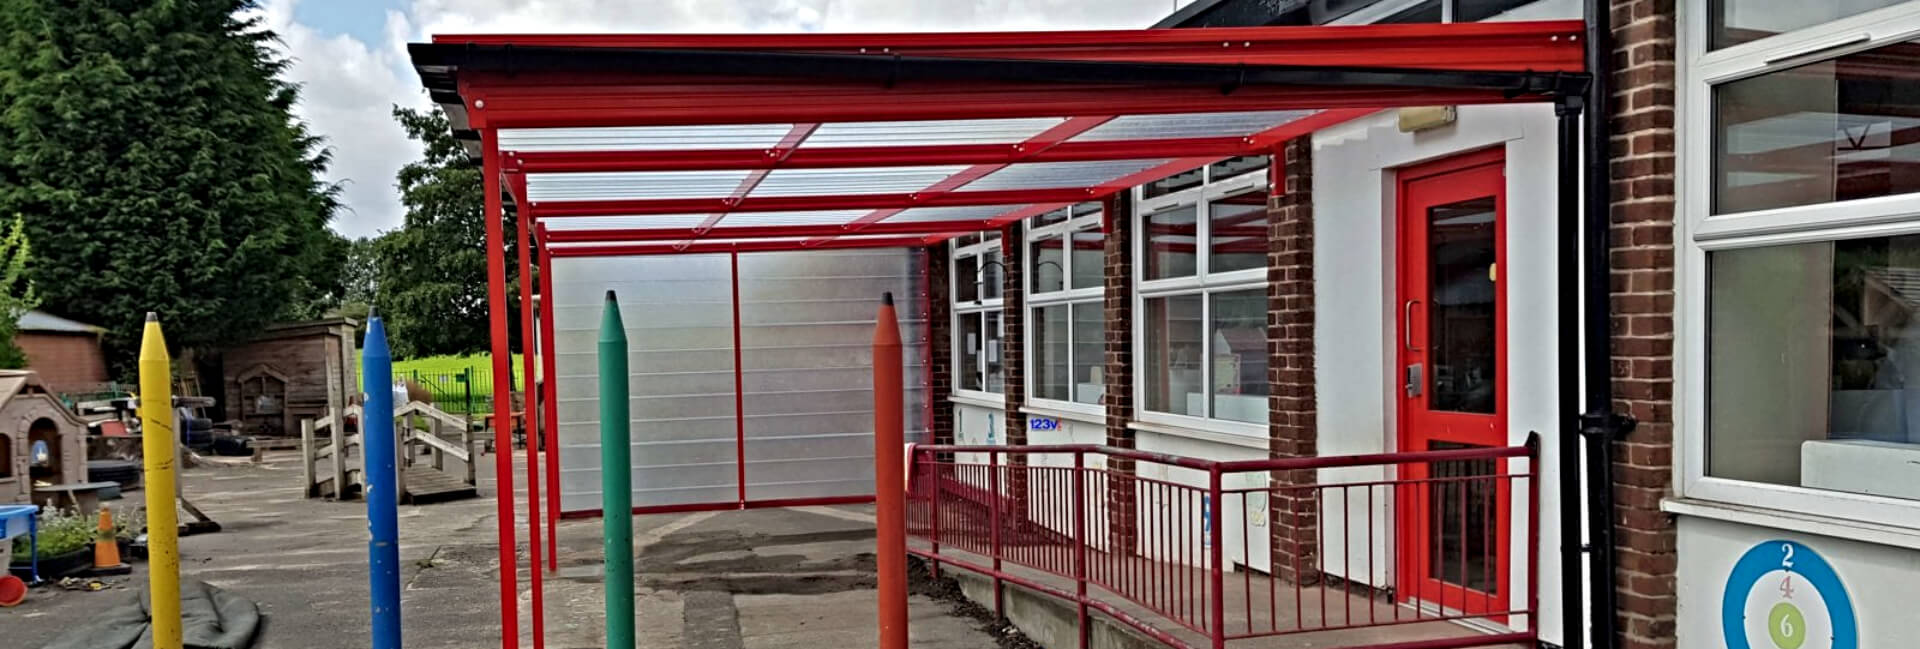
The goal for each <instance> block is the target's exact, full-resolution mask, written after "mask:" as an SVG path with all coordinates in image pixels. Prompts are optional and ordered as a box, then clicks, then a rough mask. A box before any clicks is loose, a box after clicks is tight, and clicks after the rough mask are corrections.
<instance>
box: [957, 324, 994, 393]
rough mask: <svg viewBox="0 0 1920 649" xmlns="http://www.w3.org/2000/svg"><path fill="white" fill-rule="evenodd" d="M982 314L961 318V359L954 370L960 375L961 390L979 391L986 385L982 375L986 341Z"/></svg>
mask: <svg viewBox="0 0 1920 649" xmlns="http://www.w3.org/2000/svg"><path fill="white" fill-rule="evenodd" d="M980 318H981V314H978V313H968V314H963V315H961V316H960V327H959V332H960V341H959V342H960V344H959V347H960V358H959V359H958V360H957V361H955V365H958V367H955V368H953V371H954V373H955V374H959V375H960V389H962V390H979V389H981V388H982V386H983V385H985V383H984V381H982V379H981V374H980V346H981V345H983V344H985V343H986V340H985V339H984V338H982V337H981V335H980Z"/></svg>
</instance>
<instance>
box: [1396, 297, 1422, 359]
mask: <svg viewBox="0 0 1920 649" xmlns="http://www.w3.org/2000/svg"><path fill="white" fill-rule="evenodd" d="M1419 303H1420V301H1419V300H1407V303H1406V304H1405V305H1402V306H1401V307H1400V345H1401V346H1402V347H1405V348H1406V349H1407V351H1410V352H1417V351H1420V349H1419V348H1417V347H1414V346H1413V305H1415V304H1419Z"/></svg>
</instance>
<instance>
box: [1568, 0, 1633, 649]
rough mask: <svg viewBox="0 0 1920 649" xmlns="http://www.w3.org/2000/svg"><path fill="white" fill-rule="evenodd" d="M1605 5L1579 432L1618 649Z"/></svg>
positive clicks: (1596, 23)
mask: <svg viewBox="0 0 1920 649" xmlns="http://www.w3.org/2000/svg"><path fill="white" fill-rule="evenodd" d="M1611 5H1612V3H1611V2H1610V1H1609V0H1588V2H1587V3H1586V11H1587V16H1586V19H1587V20H1586V23H1587V24H1586V27H1587V72H1588V74H1590V75H1592V81H1591V83H1590V84H1589V85H1588V86H1587V102H1586V103H1587V119H1586V164H1587V169H1586V171H1587V173H1586V197H1585V198H1586V219H1585V221H1586V223H1585V228H1584V230H1585V232H1584V233H1583V235H1584V236H1582V237H1581V244H1582V247H1583V248H1585V252H1586V254H1585V255H1584V262H1585V263H1583V264H1582V265H1581V268H1582V271H1583V277H1582V283H1583V284H1584V286H1583V288H1584V289H1585V290H1584V291H1582V293H1581V294H1582V297H1583V303H1584V306H1585V313H1584V314H1583V316H1584V326H1583V327H1582V329H1583V330H1584V331H1585V349H1584V350H1583V353H1582V354H1581V356H1582V358H1581V360H1582V365H1583V366H1584V370H1585V371H1584V377H1585V378H1584V381H1583V383H1585V384H1586V390H1585V392H1586V404H1587V409H1586V412H1585V414H1583V415H1581V417H1580V434H1581V435H1582V436H1583V437H1585V438H1586V447H1587V453H1586V455H1587V484H1588V485H1589V487H1588V489H1587V525H1588V528H1589V530H1590V539H1591V540H1590V541H1589V546H1588V550H1587V551H1588V553H1589V554H1588V556H1587V558H1588V561H1589V564H1590V565H1591V567H1592V568H1591V572H1592V575H1593V579H1592V582H1593V583H1592V584H1591V587H1592V589H1593V598H1592V599H1593V644H1592V646H1593V647H1594V649H1614V648H1615V647H1618V646H1620V634H1619V631H1618V629H1617V624H1616V621H1617V620H1618V619H1619V616H1618V611H1619V607H1618V604H1617V597H1616V593H1617V592H1618V590H1617V588H1616V587H1615V580H1616V573H1615V571H1614V546H1613V525H1614V518H1613V442H1614V440H1615V439H1618V438H1620V437H1622V436H1624V435H1625V434H1626V433H1627V432H1628V431H1631V430H1633V421H1632V420H1631V419H1628V418H1626V417H1622V416H1620V415H1619V414H1617V413H1615V412H1614V411H1613V355H1612V345H1613V336H1612V332H1613V330H1612V321H1613V318H1612V315H1613V310H1612V295H1611V292H1612V276H1613V265H1612V263H1611V261H1610V259H1609V255H1610V254H1611V253H1612V250H1613V247H1612V245H1611V242H1610V241H1609V234H1610V230H1611V228H1612V224H1613V218H1612V212H1613V200H1612V198H1613V192H1612V189H1613V178H1612V174H1611V169H1610V168H1609V167H1608V165H1610V164H1611V158H1610V153H1611V146H1610V141H1609V140H1610V138H1611V133H1610V132H1609V131H1610V129H1609V123H1608V122H1609V120H1610V119H1611V118H1612V116H1613V112H1612V111H1611V110H1609V103H1608V99H1609V98H1610V97H1611V96H1612V94H1613V85H1612V83H1611V79H1612V74H1613V70H1612V67H1613V38H1612V36H1613V33H1612V27H1611V23H1612V16H1611V14H1610V13H1609V12H1610V10H1611Z"/></svg>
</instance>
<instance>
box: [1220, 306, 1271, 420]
mask: <svg viewBox="0 0 1920 649" xmlns="http://www.w3.org/2000/svg"><path fill="white" fill-rule="evenodd" d="M1211 341H1212V343H1213V351H1212V354H1211V355H1212V357H1213V389H1212V390H1211V391H1210V392H1211V393H1212V395H1213V417H1214V418H1215V419H1231V420H1233V421H1245V422H1251V423H1256V424H1261V423H1266V421H1267V292H1266V291H1264V290H1261V289H1254V290H1250V291H1233V292H1230V293H1218V294H1215V295H1214V296H1213V335H1212V336H1211Z"/></svg>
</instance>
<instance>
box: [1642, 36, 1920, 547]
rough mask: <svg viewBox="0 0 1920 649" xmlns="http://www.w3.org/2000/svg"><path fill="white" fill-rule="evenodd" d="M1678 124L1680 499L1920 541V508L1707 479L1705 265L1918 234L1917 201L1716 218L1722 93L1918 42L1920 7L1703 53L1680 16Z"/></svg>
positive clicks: (1902, 198)
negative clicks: (1719, 254) (1875, 529)
mask: <svg viewBox="0 0 1920 649" xmlns="http://www.w3.org/2000/svg"><path fill="white" fill-rule="evenodd" d="M1678 12H1679V16H1678V18H1677V19H1676V24H1677V25H1679V26H1680V27H1679V33H1678V34H1677V38H1678V42H1679V48H1678V52H1679V57H1680V61H1679V65H1678V66H1676V77H1677V85H1678V86H1679V92H1677V93H1676V103H1677V104H1678V107H1677V113H1676V118H1677V120H1678V122H1677V127H1678V129H1677V131H1678V132H1677V134H1676V140H1677V141H1676V142H1675V144H1676V146H1677V147H1678V151H1677V155H1678V161H1677V162H1678V166H1677V169H1678V171H1679V173H1677V174H1676V190H1677V191H1678V197H1679V202H1678V204H1677V205H1676V206H1675V209H1676V211H1677V214H1676V217H1677V218H1676V219H1675V228H1676V233H1675V240H1676V242H1677V248H1678V250H1677V254H1676V267H1675V275H1676V276H1675V290H1676V291H1677V292H1678V293H1679V295H1678V296H1677V297H1678V298H1679V299H1678V300H1677V304H1678V305H1679V312H1678V313H1676V314H1675V317H1676V318H1677V319H1678V322H1677V323H1676V324H1677V326H1676V329H1675V330H1676V331H1677V332H1678V335H1677V336H1676V339H1675V341H1674V343H1675V344H1674V353H1675V355H1676V356H1677V358H1678V365H1679V375H1678V376H1677V377H1676V379H1677V381H1678V385H1676V386H1675V387H1676V395H1677V398H1678V399H1679V405H1680V409H1679V413H1678V415H1679V417H1678V421H1677V422H1676V424H1677V426H1676V429H1675V430H1674V444H1675V445H1676V446H1677V447H1678V448H1676V449H1675V450H1676V453H1675V455H1676V465H1675V469H1674V471H1675V476H1674V478H1675V479H1674V484H1675V495H1676V496H1677V497H1679V498H1680V499H1682V500H1683V501H1686V500H1693V501H1714V502H1717V503H1724V504H1730V505H1736V506H1741V507H1751V508H1760V509H1764V510H1772V511H1777V512H1782V513H1785V514H1787V515H1788V516H1791V517H1795V518H1799V519H1807V518H1812V519H1815V520H1816V521H1820V522H1826V523H1833V524H1838V525H1847V524H1852V523H1866V524H1870V525H1877V526H1878V525H1884V526H1894V527H1898V528H1906V529H1907V530H1910V531H1912V532H1915V533H1920V501H1915V500H1905V499H1898V498H1888V497H1881V496H1870V495H1865V494H1856V493H1849V492H1843V491H1827V490H1820V489H1812V488H1807V487H1800V486H1793V485H1777V484H1767V483H1760V482H1750V481H1745V480H1736V479H1731V478H1717V477H1712V476H1709V475H1707V473H1706V444H1707V439H1706V436H1707V426H1706V403H1707V400H1706V369H1707V368H1706V363H1707V358H1706V352H1707V350H1706V348H1707V344H1706V343H1707V327H1706V315H1707V314H1706V309H1707V290H1708V287H1707V272H1706V271H1707V253H1708V252H1711V251H1717V250H1734V249H1740V248H1752V247H1760V246H1772V245H1782V244H1790V243H1802V242H1815V241H1833V240H1841V239H1855V238H1864V237H1882V236H1892V235H1902V234H1914V233H1920V192H1915V193H1909V194H1901V195H1893V196H1882V197H1874V198H1863V199H1856V200H1846V201H1835V202H1830V203H1822V204H1816V205H1804V206H1793V207H1783V208H1774V209H1766V210H1759V211H1751V212H1740V213H1732V214H1720V215H1714V214H1711V209H1712V192H1713V186H1714V182H1713V176H1712V173H1713V133H1712V127H1713V105H1712V88H1713V86H1715V85H1718V84H1722V83H1727V82H1730V81H1736V80H1740V79H1745V78H1750V77H1754V76H1758V75H1761V74H1765V73H1769V72H1775V71H1779V70H1783V69H1787V68H1793V67H1797V66H1801V65H1805V64H1808V63H1814V62H1819V61H1824V60H1828V59H1832V58H1834V57H1838V56H1843V55H1846V54H1852V53H1855V52H1860V51H1864V50H1870V49H1874V48H1876V47H1880V46H1884V45H1888V44H1891V43H1896V42H1900V41H1906V40H1911V39H1914V38H1916V37H1920V2H1908V3H1906V4H1902V5H1896V6H1892V7H1884V8H1881V9H1875V10H1872V11H1868V12H1865V13H1861V14H1857V15H1853V16H1848V17H1846V18H1841V19H1838V20H1834V21H1831V22H1827V23H1824V24H1820V25H1815V26H1812V27H1806V28H1801V29H1797V30H1794V31H1791V32H1787V33H1784V34H1778V35H1774V36H1769V37H1766V38H1762V39H1759V40H1755V41H1752V42H1748V43H1742V44H1739V45H1734V46H1730V47H1726V48H1722V49H1719V50H1716V51H1711V52H1709V51H1707V42H1708V37H1709V34H1708V33H1707V29H1708V20H1707V19H1708V17H1709V14H1708V6H1707V0H1683V1H1682V2H1681V3H1679V7H1678Z"/></svg>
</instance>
